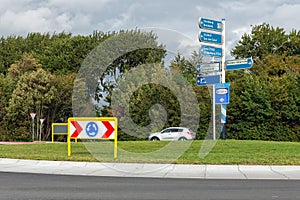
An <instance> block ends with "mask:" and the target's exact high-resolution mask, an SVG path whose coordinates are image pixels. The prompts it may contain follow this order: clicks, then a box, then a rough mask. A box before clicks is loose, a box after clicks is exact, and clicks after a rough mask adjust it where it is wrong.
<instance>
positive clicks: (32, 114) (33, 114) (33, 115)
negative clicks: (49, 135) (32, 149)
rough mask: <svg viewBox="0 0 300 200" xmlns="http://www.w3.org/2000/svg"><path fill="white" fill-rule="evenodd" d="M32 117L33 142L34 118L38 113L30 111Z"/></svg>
mask: <svg viewBox="0 0 300 200" xmlns="http://www.w3.org/2000/svg"><path fill="white" fill-rule="evenodd" d="M30 116H31V119H32V142H34V118H35V116H36V113H32V112H31V113H30Z"/></svg>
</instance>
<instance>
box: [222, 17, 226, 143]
mask: <svg viewBox="0 0 300 200" xmlns="http://www.w3.org/2000/svg"><path fill="white" fill-rule="evenodd" d="M222 28H223V29H222V41H223V43H222V50H223V55H222V62H221V69H222V70H221V72H222V73H221V76H222V81H221V83H223V84H224V83H225V62H226V60H225V59H226V58H225V19H222ZM225 124H226V104H222V105H221V130H222V131H221V132H222V134H221V135H222V139H225V135H226V133H225V130H226V129H225Z"/></svg>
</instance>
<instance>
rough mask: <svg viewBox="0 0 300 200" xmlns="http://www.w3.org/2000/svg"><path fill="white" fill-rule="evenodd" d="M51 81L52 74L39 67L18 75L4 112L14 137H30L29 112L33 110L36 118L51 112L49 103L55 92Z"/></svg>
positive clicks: (28, 138) (26, 138)
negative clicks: (18, 78) (18, 77)
mask: <svg viewBox="0 0 300 200" xmlns="http://www.w3.org/2000/svg"><path fill="white" fill-rule="evenodd" d="M52 81H53V76H52V75H51V74H50V73H49V72H47V71H45V70H43V69H41V68H40V69H37V71H32V72H27V73H25V74H23V75H22V76H21V77H20V80H19V81H18V83H17V85H16V88H15V90H14V92H13V94H12V97H11V99H10V101H9V106H8V107H7V113H6V119H7V120H6V121H7V124H8V127H10V129H9V130H10V131H11V135H12V137H13V138H14V139H16V140H24V139H25V140H30V139H31V137H30V135H31V134H30V133H31V129H30V116H29V112H34V111H35V112H36V113H37V118H38V119H40V118H43V117H46V116H47V112H51V110H49V104H50V103H51V101H52V99H53V98H54V94H55V92H56V89H55V87H54V86H52ZM47 120H49V119H47Z"/></svg>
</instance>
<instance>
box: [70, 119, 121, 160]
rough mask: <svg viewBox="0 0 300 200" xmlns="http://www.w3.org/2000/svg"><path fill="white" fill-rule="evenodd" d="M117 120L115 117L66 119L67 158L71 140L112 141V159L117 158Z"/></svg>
mask: <svg viewBox="0 0 300 200" xmlns="http://www.w3.org/2000/svg"><path fill="white" fill-rule="evenodd" d="M117 131H118V120H117V118H115V117H78V118H77V117H75V118H69V119H68V156H71V139H92V140H94V139H107V140H112V139H113V140H114V158H116V157H117V150H118V146H117Z"/></svg>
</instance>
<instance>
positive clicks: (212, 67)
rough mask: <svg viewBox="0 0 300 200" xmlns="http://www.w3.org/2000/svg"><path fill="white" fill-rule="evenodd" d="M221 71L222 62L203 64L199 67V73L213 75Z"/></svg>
mask: <svg viewBox="0 0 300 200" xmlns="http://www.w3.org/2000/svg"><path fill="white" fill-rule="evenodd" d="M219 71H220V62H215V63H201V64H198V65H197V73H198V74H201V73H212V72H219Z"/></svg>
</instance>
